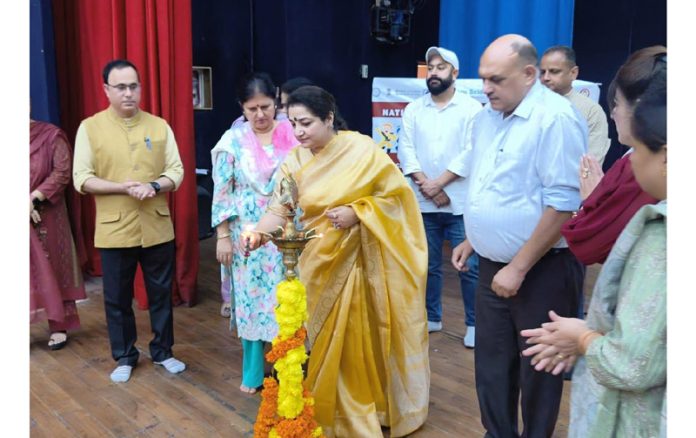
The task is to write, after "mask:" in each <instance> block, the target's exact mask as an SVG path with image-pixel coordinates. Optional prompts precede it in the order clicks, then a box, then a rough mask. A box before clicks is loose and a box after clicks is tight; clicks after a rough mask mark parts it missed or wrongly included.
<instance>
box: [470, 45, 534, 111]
mask: <svg viewBox="0 0 696 438" xmlns="http://www.w3.org/2000/svg"><path fill="white" fill-rule="evenodd" d="M536 63H537V51H536V48H535V47H534V45H533V44H532V43H531V41H529V40H528V39H527V38H525V37H523V36H522V35H516V34H509V35H503V36H501V37H499V38H498V39H496V40H495V41H493V42H492V43H491V44H490V45H489V46H488V47H487V48H486V50H484V52H483V54H482V55H481V61H480V63H479V76H480V77H481V79H482V80H483V92H484V93H485V94H486V96H488V99H489V101H490V104H491V107H492V108H493V109H494V110H497V111H502V112H503V113H504V114H505V115H506V116H507V115H509V114H510V113H511V112H512V111H514V110H515V108H517V105H519V103H520V102H521V101H522V99H524V96H526V95H527V92H528V91H529V90H530V89H531V88H532V86H533V85H534V82H535V81H536V77H537V70H536Z"/></svg>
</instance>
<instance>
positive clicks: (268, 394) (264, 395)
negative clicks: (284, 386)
mask: <svg viewBox="0 0 696 438" xmlns="http://www.w3.org/2000/svg"><path fill="white" fill-rule="evenodd" d="M277 409H278V382H276V380H275V379H274V378H273V377H266V378H265V379H263V390H262V391H261V405H260V406H259V413H258V414H257V415H256V423H254V436H255V437H263V438H266V437H268V436H269V435H268V434H269V432H270V431H271V429H272V428H273V425H275V424H276V422H277V419H276V411H277Z"/></svg>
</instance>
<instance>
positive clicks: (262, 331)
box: [212, 121, 297, 342]
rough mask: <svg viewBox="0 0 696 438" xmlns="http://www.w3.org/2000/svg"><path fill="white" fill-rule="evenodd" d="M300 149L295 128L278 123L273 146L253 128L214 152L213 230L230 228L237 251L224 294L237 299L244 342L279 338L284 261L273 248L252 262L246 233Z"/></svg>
mask: <svg viewBox="0 0 696 438" xmlns="http://www.w3.org/2000/svg"><path fill="white" fill-rule="evenodd" d="M296 144H297V140H296V139H295V137H294V135H293V133H292V126H291V125H290V123H289V122H287V121H279V122H277V125H276V128H275V130H274V132H273V138H272V144H270V145H265V146H262V145H261V144H260V143H259V141H258V139H257V138H256V136H255V135H254V133H253V131H252V130H251V127H250V126H249V123H248V122H247V123H244V124H243V125H241V126H238V127H235V128H231V129H229V130H228V131H227V132H225V134H224V135H223V136H222V138H221V139H220V141H219V142H218V144H217V145H216V146H215V148H214V149H213V151H212V155H213V166H214V167H213V181H214V183H215V186H214V192H213V205H212V224H213V226H214V227H215V226H217V225H219V224H221V223H223V222H225V221H226V222H227V223H228V224H229V229H230V233H231V235H230V237H229V238H230V239H231V240H232V245H233V254H232V265H231V267H230V268H225V267H224V266H222V265H221V267H220V268H221V269H220V271H221V275H220V279H221V282H222V287H223V289H224V288H226V287H229V288H230V289H231V293H233V294H234V313H233V316H232V317H233V323H235V324H236V326H237V334H238V335H239V337H241V338H244V339H246V340H249V341H258V340H262V341H267V342H270V341H271V340H273V338H274V337H275V336H276V334H277V332H278V325H277V323H276V320H275V307H276V305H277V300H276V296H275V287H276V285H277V284H278V282H279V281H280V280H282V275H283V265H282V257H281V254H280V253H279V252H278V250H277V248H276V247H275V245H273V244H272V243H268V244H266V245H264V246H262V247H261V248H259V249H258V250H256V251H252V252H251V253H250V254H249V257H248V258H247V257H245V256H244V251H243V249H242V248H240V247H239V244H238V242H239V241H240V236H241V233H242V232H243V231H244V230H245V228H247V227H248V228H253V227H254V225H255V224H256V223H257V222H258V221H259V219H261V216H263V213H264V212H265V210H266V206H267V205H268V202H269V199H270V196H271V194H272V193H273V187H274V183H275V175H276V170H277V168H278V166H279V165H280V163H281V162H282V161H283V159H284V158H285V156H286V155H287V153H288V151H289V150H290V149H292V147H294V146H295V145H296Z"/></svg>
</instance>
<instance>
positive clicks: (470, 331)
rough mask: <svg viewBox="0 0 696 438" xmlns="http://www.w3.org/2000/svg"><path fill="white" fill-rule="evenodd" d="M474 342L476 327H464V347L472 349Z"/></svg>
mask: <svg viewBox="0 0 696 438" xmlns="http://www.w3.org/2000/svg"><path fill="white" fill-rule="evenodd" d="M475 342H476V327H471V326H466V336H464V346H465V347H466V348H474V344H475Z"/></svg>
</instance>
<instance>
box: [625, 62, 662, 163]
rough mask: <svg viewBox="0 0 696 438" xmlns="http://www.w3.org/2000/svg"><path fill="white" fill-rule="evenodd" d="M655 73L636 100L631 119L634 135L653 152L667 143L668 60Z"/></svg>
mask: <svg viewBox="0 0 696 438" xmlns="http://www.w3.org/2000/svg"><path fill="white" fill-rule="evenodd" d="M658 63H662V64H664V68H658V69H657V71H656V72H655V74H653V76H652V79H651V80H650V84H649V85H648V87H647V88H646V89H645V92H644V93H643V94H642V95H641V96H640V98H639V99H638V100H637V101H636V106H635V108H634V109H633V118H632V119H631V131H632V134H633V136H634V137H635V138H636V139H637V140H638V141H640V142H641V143H643V144H644V145H646V146H647V147H648V149H650V150H651V151H652V152H659V151H660V150H661V149H662V147H663V146H664V145H666V144H667V61H666V60H665V61H664V62H662V61H658Z"/></svg>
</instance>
